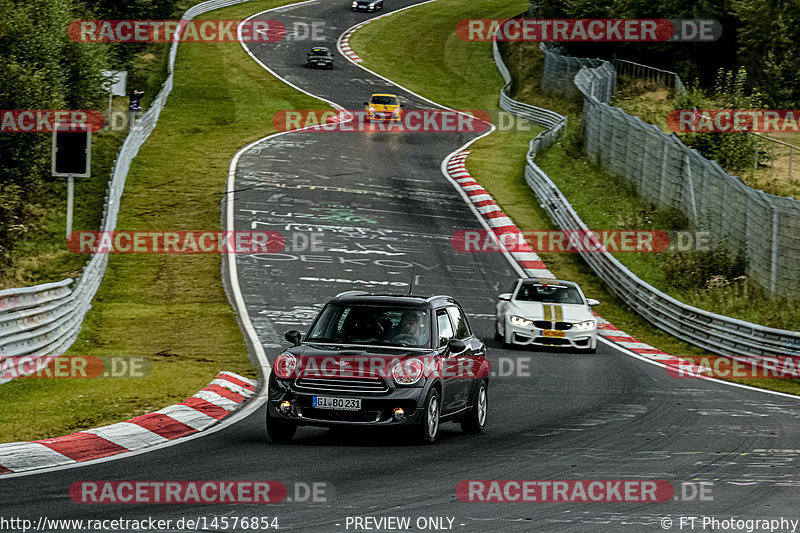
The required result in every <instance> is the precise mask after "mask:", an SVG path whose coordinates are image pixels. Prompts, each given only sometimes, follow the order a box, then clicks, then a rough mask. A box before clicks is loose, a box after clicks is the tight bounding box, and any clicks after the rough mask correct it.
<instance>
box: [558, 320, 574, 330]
mask: <svg viewBox="0 0 800 533" xmlns="http://www.w3.org/2000/svg"><path fill="white" fill-rule="evenodd" d="M556 329H560V330H561V331H566V330H568V329H572V323H571V322H556Z"/></svg>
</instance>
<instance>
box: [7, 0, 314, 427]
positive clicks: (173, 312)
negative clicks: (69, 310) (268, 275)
mask: <svg viewBox="0 0 800 533" xmlns="http://www.w3.org/2000/svg"><path fill="white" fill-rule="evenodd" d="M289 3H292V1H291V0H263V1H258V2H252V3H248V4H244V5H240V6H234V7H230V8H225V9H222V10H218V11H214V12H211V13H208V14H205V15H204V17H207V18H219V19H241V18H245V17H246V16H249V15H250V14H252V13H255V12H257V11H261V10H264V9H269V8H271V7H276V6H279V5H284V4H289ZM315 108H318V109H327V106H325V105H324V104H322V103H321V102H319V101H318V100H314V99H312V98H310V97H308V96H306V95H303V94H301V93H299V92H296V91H294V90H293V89H291V88H290V87H288V86H286V85H285V84H284V83H283V82H281V81H280V80H278V79H277V78H274V77H272V76H271V75H270V74H269V73H267V72H266V71H265V70H264V69H262V68H261V67H260V66H259V65H257V64H256V63H255V62H254V61H253V60H252V59H251V58H250V57H249V56H248V55H247V54H246V53H245V52H244V50H243V49H242V47H241V46H240V45H239V44H236V43H220V44H207V43H203V44H196V45H190V44H182V45H180V49H179V51H178V56H177V61H176V65H175V86H174V88H173V90H172V93H171V94H170V96H169V98H168V100H167V106H166V108H165V109H164V111H163V112H162V114H161V118H160V119H159V123H158V126H157V127H156V129H155V131H154V132H153V134H152V135H151V137H150V138H149V139H148V141H147V143H146V144H145V145H144V146H143V147H142V149H141V151H140V152H139V155H138V156H137V157H136V159H135V160H134V162H133V165H132V166H131V169H130V172H129V173H128V179H127V183H126V187H125V193H124V194H123V197H122V205H121V212H120V216H119V221H118V224H117V228H118V229H120V230H123V229H124V230H151V231H158V230H219V229H220V205H221V204H220V202H221V200H222V197H223V191H224V187H225V182H226V178H227V171H228V165H229V163H230V159H231V157H233V155H234V154H235V153H236V152H237V151H238V150H239V148H241V147H242V146H244V145H246V144H248V143H249V142H252V141H253V140H255V139H258V138H261V137H264V136H266V135H269V134H270V133H273V132H274V130H273V129H272V127H271V125H272V117H273V115H274V114H275V113H276V112H278V111H280V110H285V109H315ZM101 198H102V196H101ZM81 224H82V225H77V224H76V227H75V229H76V230H83V229H87V227H86V226H83V224H88V222H86V221H81ZM95 227H96V224H95V225H91V224H88V229H94V228H95ZM221 260H222V258H221V256H219V255H205V254H200V255H149V254H141V255H139V254H121V255H112V256H111V257H110V258H109V266H108V270H107V271H106V274H105V278H104V280H103V283H102V284H101V286H100V291H99V292H98V294H97V296H96V297H95V300H94V302H93V307H92V310H91V311H90V312H89V314H88V315H87V317H86V320H85V321H84V324H83V330H82V332H81V335H80V337H79V338H78V340H77V341H76V343H75V344H74V345H73V346H72V348H71V349H70V350H69V352H68V353H67V355H72V356H121V357H126V356H146V357H149V358H150V359H151V361H152V370H151V372H150V374H149V375H148V376H147V377H146V378H139V379H136V378H128V379H110V378H109V379H86V380H80V379H20V380H15V381H12V382H10V383H6V384H4V385H2V386H0V404H2V405H3V409H2V410H0V435H2V440H3V441H6V442H9V441H17V440H31V439H39V438H44V437H51V436H55V435H61V434H64V433H68V432H72V431H77V430H81V429H85V428H89V427H96V426H101V425H104V424H110V423H113V422H118V421H120V420H125V419H128V418H130V417H133V416H136V415H139V414H142V413H145V412H150V411H153V410H157V409H160V408H161V407H164V406H166V405H169V404H171V403H174V402H176V401H180V400H182V399H184V398H186V397H188V396H191V395H192V394H194V393H195V392H197V391H198V390H199V389H201V388H203V387H204V386H205V385H207V384H208V382H209V381H210V380H211V379H213V378H214V376H215V375H216V374H217V373H218V372H219V371H221V370H230V371H233V372H238V373H241V374H243V375H246V376H251V377H254V376H256V375H257V374H256V370H255V369H254V368H253V366H252V365H251V363H250V361H249V360H248V357H247V349H246V346H245V343H244V340H243V337H242V333H241V331H240V330H239V327H238V324H237V321H236V316H235V315H234V312H233V310H232V309H231V306H230V304H229V303H228V300H227V298H226V295H225V292H224V291H223V287H222V282H221ZM34 413H35V415H33V414H34Z"/></svg>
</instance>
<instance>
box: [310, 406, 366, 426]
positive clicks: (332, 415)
mask: <svg viewBox="0 0 800 533" xmlns="http://www.w3.org/2000/svg"><path fill="white" fill-rule="evenodd" d="M301 413H302V414H301V416H302V417H303V418H312V419H315V420H329V421H331V422H377V421H379V420H380V419H381V412H380V410H377V409H373V410H366V411H339V410H333V409H315V408H313V407H303V408H302V411H301Z"/></svg>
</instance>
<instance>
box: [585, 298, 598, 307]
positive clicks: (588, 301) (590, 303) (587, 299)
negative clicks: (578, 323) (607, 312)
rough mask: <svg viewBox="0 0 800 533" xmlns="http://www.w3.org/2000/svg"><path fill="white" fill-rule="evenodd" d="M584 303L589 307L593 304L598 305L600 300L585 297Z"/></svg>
mask: <svg viewBox="0 0 800 533" xmlns="http://www.w3.org/2000/svg"><path fill="white" fill-rule="evenodd" d="M586 303H587V304H589V306H591V307H594V306H595V305H600V302H599V301H597V300H595V299H594V298H586Z"/></svg>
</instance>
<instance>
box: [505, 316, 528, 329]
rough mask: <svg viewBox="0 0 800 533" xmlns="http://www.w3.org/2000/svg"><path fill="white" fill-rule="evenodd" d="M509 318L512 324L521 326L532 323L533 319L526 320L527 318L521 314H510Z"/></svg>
mask: <svg viewBox="0 0 800 533" xmlns="http://www.w3.org/2000/svg"><path fill="white" fill-rule="evenodd" d="M509 320H510V321H511V325H512V326H519V327H522V328H524V327H525V326H530V325H531V324H533V320H528V319H527V318H522V317H521V316H512V317H511V318H510V319H509Z"/></svg>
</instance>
